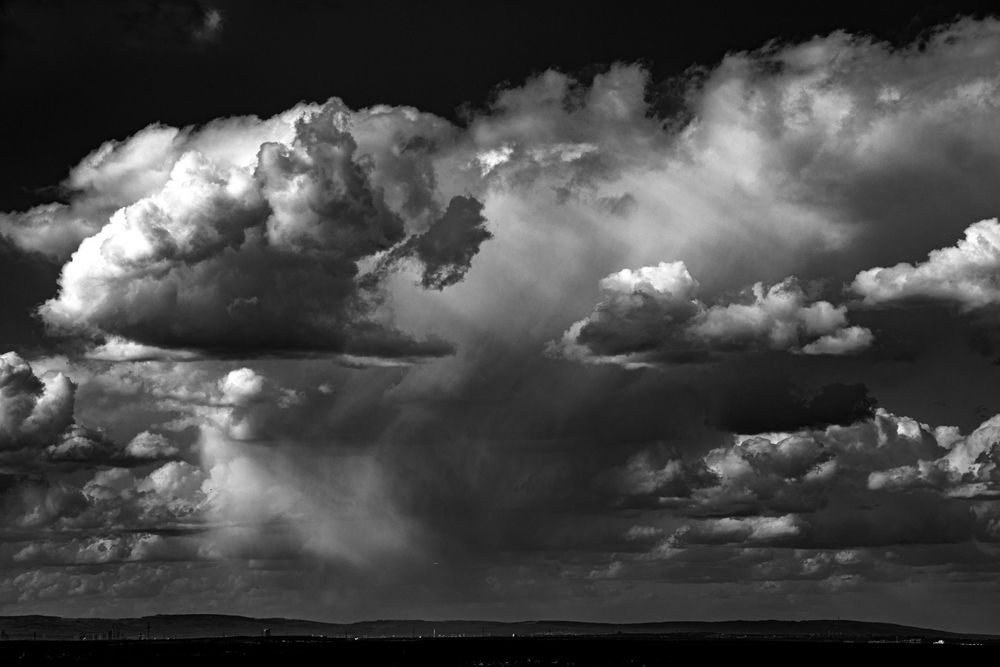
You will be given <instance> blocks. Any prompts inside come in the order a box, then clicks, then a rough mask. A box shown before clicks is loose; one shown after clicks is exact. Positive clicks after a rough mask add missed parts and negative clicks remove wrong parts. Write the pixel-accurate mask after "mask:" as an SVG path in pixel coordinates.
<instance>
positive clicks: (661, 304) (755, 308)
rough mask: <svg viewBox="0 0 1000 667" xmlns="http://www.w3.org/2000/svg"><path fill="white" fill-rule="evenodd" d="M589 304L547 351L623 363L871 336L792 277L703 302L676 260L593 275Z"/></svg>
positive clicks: (844, 350)
mask: <svg viewBox="0 0 1000 667" xmlns="http://www.w3.org/2000/svg"><path fill="white" fill-rule="evenodd" d="M600 287H601V293H602V298H601V301H600V302H599V303H598V304H597V306H596V307H595V309H594V312H593V313H592V314H591V315H590V316H589V317H587V318H586V319H584V320H581V321H579V322H576V323H574V324H573V325H572V326H571V327H570V329H569V330H568V331H567V332H566V333H565V334H563V337H562V340H560V341H559V342H558V343H553V344H550V346H549V347H548V351H549V353H550V354H561V355H563V356H566V357H568V358H571V359H580V360H584V361H591V362H598V363H600V362H611V363H620V364H623V365H625V366H629V365H644V364H655V363H664V362H667V363H669V362H671V361H689V360H705V359H707V358H710V357H711V356H712V355H714V354H717V353H724V352H740V351H760V350H781V351H789V352H802V353H804V354H850V353H854V352H858V351H861V350H864V349H865V348H867V347H868V346H869V345H870V344H871V342H872V340H873V336H872V334H871V332H870V331H869V330H867V329H865V328H863V327H856V326H855V327H849V326H848V322H847V307H846V306H834V305H833V304H831V303H830V302H828V301H814V300H812V299H810V298H809V297H808V296H807V294H806V293H805V291H804V290H803V289H802V287H801V286H800V285H799V284H798V282H797V281H796V280H795V279H794V278H786V279H785V280H784V281H782V282H780V283H777V284H775V285H772V286H770V287H765V286H764V284H763V283H756V284H755V285H753V287H751V288H750V289H749V290H744V294H743V298H742V299H741V300H737V301H735V302H731V303H718V304H712V305H710V306H709V305H706V304H704V303H703V302H702V301H700V300H699V299H698V298H697V293H698V282H697V281H696V280H694V278H692V277H691V274H690V273H689V272H688V270H687V267H686V266H685V265H684V263H683V262H673V263H669V264H668V263H664V262H661V263H660V264H659V265H657V266H650V267H643V268H641V269H639V270H638V271H631V270H629V269H625V270H623V271H619V272H618V273H614V274H611V275H609V276H608V277H606V278H604V279H603V280H602V281H601V282H600Z"/></svg>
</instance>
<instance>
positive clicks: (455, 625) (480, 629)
mask: <svg viewBox="0 0 1000 667" xmlns="http://www.w3.org/2000/svg"><path fill="white" fill-rule="evenodd" d="M147 632H148V633H149V635H150V636H151V637H152V638H153V639H169V638H175V639H189V638H199V637H237V636H241V637H254V636H261V635H263V634H264V633H265V632H268V633H269V634H270V635H271V636H272V637H279V636H326V637H330V638H337V637H362V638H369V639H374V638H381V637H434V636H437V637H446V636H451V637H455V636H465V637H479V636H490V637H510V636H518V637H537V636H587V635H591V636H592V635H617V634H623V635H670V636H671V637H673V638H682V637H686V638H692V639H725V638H737V637H750V638H761V637H770V638H788V639H816V640H820V639H832V640H836V639H859V640H872V639H899V640H903V639H918V638H919V639H958V638H961V637H964V636H970V637H971V636H972V635H960V634H956V633H950V632H945V631H942V630H931V629H925V628H914V627H908V626H905V625H894V624H891V623H867V622H863V621H841V620H813V621H777V620H769V621H714V622H708V621H665V622H656V623H625V624H611V623H585V622H574V621H521V622H514V623H500V622H494V621H421V620H377V621H362V622H358V623H322V622H319V621H307V620H300V619H289V618H249V617H246V616H229V615H222V614H177V615H156V616H143V617H140V618H62V617H58V616H0V636H2V637H6V638H8V639H33V638H34V639H50V640H51V639H74V640H75V639H81V638H87V639H108V638H116V639H118V638H120V639H139V638H144V637H146V634H147ZM109 633H111V634H110V635H109ZM976 637H982V636H976Z"/></svg>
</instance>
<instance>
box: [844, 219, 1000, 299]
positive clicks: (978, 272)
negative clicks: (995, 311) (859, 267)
mask: <svg viewBox="0 0 1000 667" xmlns="http://www.w3.org/2000/svg"><path fill="white" fill-rule="evenodd" d="M851 287H852V289H853V290H854V291H855V292H857V293H858V294H860V295H861V296H862V297H864V302H865V303H866V304H868V305H872V306H875V305H881V304H886V303H892V302H895V301H901V300H904V299H938V300H943V301H952V302H954V303H957V304H959V305H960V306H961V307H962V308H963V309H965V310H972V309H974V308H981V307H983V306H987V305H991V304H996V303H1000V222H997V219H996V218H992V219H990V220H981V221H979V222H977V223H975V224H974V225H972V226H970V227H969V228H968V229H966V230H965V238H964V239H961V240H959V242H958V243H957V244H955V245H954V246H952V247H948V248H942V249H940V250H932V251H931V253H930V254H929V255H928V256H927V260H926V261H924V262H921V263H919V264H916V265H913V264H907V263H905V262H902V263H899V264H897V265H895V266H892V267H888V268H883V267H877V268H874V269H868V270H866V271H862V272H860V273H859V274H858V275H857V277H855V279H854V283H853V284H852V286H851Z"/></svg>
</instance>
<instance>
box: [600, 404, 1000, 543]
mask: <svg viewBox="0 0 1000 667" xmlns="http://www.w3.org/2000/svg"><path fill="white" fill-rule="evenodd" d="M998 424H1000V419H998V418H997V417H993V418H991V419H989V420H987V421H986V422H984V423H983V424H981V425H980V426H979V427H978V428H977V429H975V430H974V431H972V432H971V433H969V434H968V435H962V434H961V433H959V432H958V430H957V429H955V428H953V427H937V428H932V427H930V426H928V425H926V424H921V423H919V422H917V421H915V420H913V419H910V418H907V417H900V416H897V415H893V414H891V413H889V412H887V411H885V410H883V409H878V410H877V411H876V412H875V414H874V415H873V416H872V417H871V418H870V419H865V420H862V421H858V422H856V423H854V424H850V425H844V426H829V427H827V428H824V429H806V430H800V431H794V432H787V433H762V434H756V435H735V436H733V437H732V441H731V443H730V444H727V445H724V446H722V447H716V448H713V449H711V450H709V451H708V452H707V453H705V454H703V455H701V456H699V457H696V458H684V457H677V456H673V457H669V456H667V457H665V456H664V455H663V453H662V452H661V453H659V454H655V453H654V450H642V451H640V452H639V453H638V454H636V455H634V456H633V457H632V458H631V459H630V460H629V461H628V463H627V464H626V465H625V466H624V467H623V468H622V469H621V470H620V471H619V473H618V476H617V477H616V480H617V482H616V483H617V487H616V488H617V489H618V490H619V492H621V493H623V494H625V496H626V497H631V498H632V501H630V502H631V504H635V502H636V501H638V500H639V499H642V500H641V502H642V503H648V504H649V505H650V506H653V507H662V508H668V509H669V510H670V511H672V512H676V513H679V514H680V515H683V516H688V517H690V518H691V519H692V520H691V521H689V522H687V523H685V524H684V525H682V526H681V527H679V528H677V529H675V530H674V531H673V532H672V533H671V534H670V535H668V536H667V537H666V538H664V540H663V541H662V542H661V543H660V544H659V546H658V547H657V548H659V549H661V552H660V553H663V551H662V550H663V549H666V550H672V549H677V548H683V547H684V546H685V545H690V544H753V543H757V542H768V543H770V542H775V541H776V542H780V543H782V544H786V545H792V546H797V547H802V548H830V547H837V546H850V545H861V546H873V545H885V544H893V543H897V542H904V543H905V542H910V541H915V540H916V541H926V542H938V541H940V542H961V541H963V540H968V539H979V540H985V541H1000V533H998V532H997V525H998V524H997V514H996V511H995V508H994V507H993V502H992V501H993V500H994V499H995V498H996V497H998V495H1000V486H997V484H998V481H1000V477H998V475H997V472H996V470H997V460H998V459H997V457H998V456H1000V430H998ZM915 507H919V508H921V509H920V511H921V512H922V516H923V519H922V520H920V521H915V520H913V517H912V512H913V511H914V508H915ZM718 516H724V517H744V518H721V519H720V518H714V517H718ZM879 531H881V532H879Z"/></svg>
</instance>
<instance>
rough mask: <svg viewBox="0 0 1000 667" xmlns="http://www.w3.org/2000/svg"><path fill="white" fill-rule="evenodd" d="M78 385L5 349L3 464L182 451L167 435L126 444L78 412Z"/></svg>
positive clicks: (110, 460) (123, 460) (19, 466)
mask: <svg viewBox="0 0 1000 667" xmlns="http://www.w3.org/2000/svg"><path fill="white" fill-rule="evenodd" d="M76 390H77V386H76V384H74V383H73V382H72V381H71V380H70V379H69V378H68V377H67V376H66V375H65V374H63V373H47V374H45V375H44V376H43V377H39V376H38V375H36V374H35V371H34V370H33V369H32V367H31V365H30V364H29V363H28V362H27V361H25V360H24V359H23V358H21V356H20V355H18V354H17V353H16V352H7V353H6V354H3V355H0V465H3V466H4V467H5V468H7V469H10V470H15V471H17V470H36V469H38V468H40V467H45V466H46V465H56V464H71V465H86V464H115V465H136V464H138V463H139V462H140V461H149V460H160V459H165V458H170V457H174V456H176V455H178V453H179V451H178V449H177V448H176V447H175V446H174V445H173V444H172V443H170V441H169V440H167V439H166V438H165V437H163V436H158V435H154V434H152V433H141V434H139V435H138V436H136V438H135V439H133V441H131V442H130V443H129V444H128V445H126V446H124V447H122V446H121V445H120V444H118V443H116V442H114V441H113V440H111V439H109V438H108V437H107V436H105V435H104V434H103V433H102V432H101V431H99V430H96V429H91V428H87V427H86V426H84V425H82V424H80V423H78V422H77V421H76V419H75V416H74V411H75V405H76Z"/></svg>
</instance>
